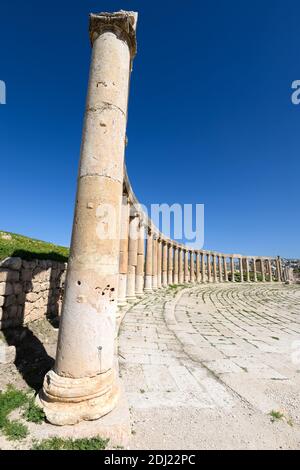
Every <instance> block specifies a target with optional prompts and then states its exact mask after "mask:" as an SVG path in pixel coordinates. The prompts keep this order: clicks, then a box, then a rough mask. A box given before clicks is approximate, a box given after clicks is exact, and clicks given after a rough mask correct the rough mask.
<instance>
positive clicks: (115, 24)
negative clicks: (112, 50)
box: [89, 10, 138, 60]
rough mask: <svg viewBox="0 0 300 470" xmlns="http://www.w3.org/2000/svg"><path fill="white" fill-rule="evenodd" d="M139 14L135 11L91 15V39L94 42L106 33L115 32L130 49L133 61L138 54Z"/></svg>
mask: <svg viewBox="0 0 300 470" xmlns="http://www.w3.org/2000/svg"><path fill="white" fill-rule="evenodd" d="M137 17H138V14H137V12H135V11H123V10H120V11H117V12H115V13H106V12H103V13H91V14H90V27H89V31H90V38H91V43H92V45H93V43H94V41H95V40H96V39H97V37H98V36H100V34H102V33H103V32H104V31H113V32H114V33H115V34H116V35H117V36H118V37H119V38H120V39H121V40H122V41H126V42H127V44H128V47H129V49H130V56H131V60H133V58H134V56H135V54H136V34H135V32H136V23H137Z"/></svg>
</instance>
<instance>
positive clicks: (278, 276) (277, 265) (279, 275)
mask: <svg viewBox="0 0 300 470" xmlns="http://www.w3.org/2000/svg"><path fill="white" fill-rule="evenodd" d="M276 276H277V281H278V282H281V260H280V257H279V256H277V258H276Z"/></svg>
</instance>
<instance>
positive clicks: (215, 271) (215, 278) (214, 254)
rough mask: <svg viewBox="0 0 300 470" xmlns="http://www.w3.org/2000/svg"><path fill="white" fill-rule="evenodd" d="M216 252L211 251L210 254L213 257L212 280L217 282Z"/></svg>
mask: <svg viewBox="0 0 300 470" xmlns="http://www.w3.org/2000/svg"><path fill="white" fill-rule="evenodd" d="M216 256H217V255H216V253H213V254H212V257H213V280H214V282H217V280H218V278H217V259H216Z"/></svg>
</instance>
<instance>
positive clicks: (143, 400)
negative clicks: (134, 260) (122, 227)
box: [119, 283, 300, 448]
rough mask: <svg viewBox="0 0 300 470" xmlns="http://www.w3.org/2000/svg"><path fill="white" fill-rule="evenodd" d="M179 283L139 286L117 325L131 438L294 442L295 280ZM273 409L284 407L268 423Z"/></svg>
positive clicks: (168, 444) (298, 409) (298, 302)
mask: <svg viewBox="0 0 300 470" xmlns="http://www.w3.org/2000/svg"><path fill="white" fill-rule="evenodd" d="M179 291H180V288H177V289H174V288H168V289H166V290H158V291H156V292H155V293H153V294H151V295H148V296H146V297H145V298H143V299H142V300H141V301H140V302H139V303H137V304H135V305H134V306H133V307H131V309H130V310H129V311H128V312H127V314H126V315H125V318H124V320H123V322H122V325H121V329H120V337H119V354H120V374H121V377H122V379H123V382H124V385H125V390H126V394H127V397H128V400H129V404H130V407H131V413H132V420H133V432H134V437H133V443H132V445H133V447H136V448H155V446H156V448H161V447H162V448H180V445H182V446H183V447H181V448H187V447H188V448H193V447H194V448H195V447H199V448H218V447H220V448H234V447H235V448H252V446H256V447H254V448H260V447H261V448H298V447H300V444H299V441H300V433H299V425H300V406H299V398H298V397H299V387H300V375H299V370H300V366H299V363H298V364H297V361H296V359H297V347H298V350H299V349H300V346H299V343H298V344H297V341H298V342H299V340H300V288H299V286H285V285H282V284H277V283H273V284H255V285H253V284H247V283H245V284H238V283H236V284H231V283H228V284H227V283H224V284H218V285H215V284H214V285H209V284H206V285H205V284H200V285H198V286H196V287H192V288H190V289H185V290H183V291H182V292H179ZM172 299H173V301H172ZM174 299H175V300H174ZM170 301H171V303H170ZM168 305H172V306H173V307H172V308H171V311H172V313H171V316H170V314H167V313H166V312H167V310H168V311H169V310H170V309H169V307H168V309H167V306H168ZM172 315H173V317H172ZM298 358H299V354H298ZM272 410H274V411H280V412H281V413H282V414H283V418H282V420H279V421H280V423H271V421H272V419H271V417H270V412H271V411H272ZM179 417H181V418H180V420H179ZM160 422H161V425H162V429H161V430H160V426H159V424H158V423H160ZM147 423H148V424H147ZM172 423H173V424H172ZM174 423H176V427H177V429H178V428H179V436H178V438H176V437H175V436H174V432H173V431H174V427H173V426H174V425H175V424H174ZM225 423H227V425H226V426H225ZM224 426H225V427H224ZM203 427H204V428H205V432H204V431H203ZM180 428H182V430H183V429H186V432H185V433H184V435H183V434H182V433H181V432H180ZM222 429H223V431H222ZM187 432H188V433H189V439H187V438H186V433H187ZM233 435H234V436H235V438H234V439H233V437H232V436H233ZM254 435H255V437H254ZM209 436H211V437H209ZM217 436H218V437H217ZM232 439H233V440H232ZM147 446H148V447H147ZM172 446H173V447H172ZM174 446H175V447H174Z"/></svg>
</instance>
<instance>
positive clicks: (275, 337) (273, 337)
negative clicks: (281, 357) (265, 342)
mask: <svg viewBox="0 0 300 470" xmlns="http://www.w3.org/2000/svg"><path fill="white" fill-rule="evenodd" d="M271 338H272V339H276V340H277V341H279V338H277V336H271Z"/></svg>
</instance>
